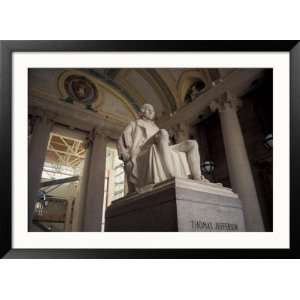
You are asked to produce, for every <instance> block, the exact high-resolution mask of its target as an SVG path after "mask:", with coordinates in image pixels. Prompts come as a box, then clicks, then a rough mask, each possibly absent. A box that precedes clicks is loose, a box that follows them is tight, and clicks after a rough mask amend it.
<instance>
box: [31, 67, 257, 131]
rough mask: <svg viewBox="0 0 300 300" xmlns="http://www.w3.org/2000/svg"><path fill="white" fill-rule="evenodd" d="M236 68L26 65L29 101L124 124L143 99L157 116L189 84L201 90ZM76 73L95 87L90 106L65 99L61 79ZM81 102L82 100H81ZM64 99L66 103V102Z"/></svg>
mask: <svg viewBox="0 0 300 300" xmlns="http://www.w3.org/2000/svg"><path fill="white" fill-rule="evenodd" d="M235 70H236V69H184V68H177V69H176V68H173V69H160V68H156V69H144V68H140V69H134V68H128V69H30V70H29V95H30V97H29V105H30V104H31V102H30V101H31V98H35V97H36V98H38V99H39V101H43V99H47V100H49V101H51V102H52V101H54V102H55V101H57V102H56V103H57V105H59V103H62V101H63V102H69V103H70V105H71V104H72V105H75V106H78V107H79V108H82V109H88V110H90V112H91V113H94V114H97V115H99V116H101V117H103V118H106V119H107V120H108V121H109V120H113V121H115V122H119V123H120V124H122V126H124V125H125V124H127V123H128V122H129V121H130V120H132V119H134V118H135V117H136V116H137V114H138V111H139V108H140V106H141V105H142V104H143V103H151V104H152V105H153V106H154V108H155V110H156V114H157V118H158V119H160V118H164V117H168V116H170V115H172V114H173V113H174V112H175V111H177V110H179V109H180V108H182V107H183V106H185V105H186V103H185V96H186V94H187V91H188V89H189V88H190V87H191V85H192V84H193V83H194V82H196V81H197V80H199V79H201V80H202V81H203V82H204V84H205V88H204V89H203V92H206V91H208V90H211V89H213V88H214V86H215V84H216V82H218V81H219V80H220V79H221V80H223V79H224V78H226V77H227V76H228V75H230V74H231V73H232V72H234V71H235ZM73 75H74V76H75V75H76V76H80V78H85V79H86V80H88V81H89V82H90V83H91V84H92V85H93V86H94V87H95V89H96V96H97V97H96V98H95V101H94V102H93V104H92V106H86V105H83V104H82V103H79V102H80V101H78V102H76V101H75V102H74V101H71V102H70V101H68V99H69V98H68V92H67V91H66V84H65V81H66V80H67V78H69V77H70V76H73ZM256 79H257V75H253V76H252V77H251V76H250V77H249V79H248V80H245V81H243V82H241V83H239V84H237V85H236V86H235V87H234V88H235V91H234V92H235V94H237V95H238V96H239V95H243V94H244V93H246V92H247V91H248V90H249V88H251V84H252V83H253V81H254V80H256ZM82 102H84V101H82ZM69 103H68V104H69Z"/></svg>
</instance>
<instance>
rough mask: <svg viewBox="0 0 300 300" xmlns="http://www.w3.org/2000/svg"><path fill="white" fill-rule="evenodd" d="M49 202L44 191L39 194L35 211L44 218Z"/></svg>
mask: <svg viewBox="0 0 300 300" xmlns="http://www.w3.org/2000/svg"><path fill="white" fill-rule="evenodd" d="M48 204H49V202H48V199H47V196H46V193H45V192H44V191H39V192H38V197H37V201H36V203H35V207H34V210H35V212H36V213H37V214H38V215H39V216H42V215H43V213H44V209H45V208H46V207H47V206H48Z"/></svg>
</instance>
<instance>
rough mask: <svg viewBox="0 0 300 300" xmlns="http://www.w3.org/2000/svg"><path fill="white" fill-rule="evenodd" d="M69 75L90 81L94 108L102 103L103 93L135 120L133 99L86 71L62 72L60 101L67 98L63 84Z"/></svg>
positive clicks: (136, 111)
mask: <svg viewBox="0 0 300 300" xmlns="http://www.w3.org/2000/svg"><path fill="white" fill-rule="evenodd" d="M71 75H79V76H84V77H85V78H87V79H88V80H90V81H91V82H92V83H93V84H94V85H95V86H96V88H97V99H96V101H95V102H96V107H101V105H102V101H103V93H104V91H106V92H108V93H110V94H112V95H113V96H114V97H115V98H116V99H117V100H118V101H120V102H121V103H122V105H123V106H124V107H126V109H127V110H128V112H129V113H130V115H131V117H132V118H136V117H137V114H138V109H139V106H138V104H137V103H136V102H135V100H134V99H131V98H130V97H128V95H126V94H124V93H123V92H122V90H121V89H118V88H117V87H116V86H114V85H112V84H110V83H109V82H106V81H105V80H103V79H102V78H99V77H98V76H95V74H92V73H88V72H87V71H81V70H76V69H70V70H67V71H64V72H62V73H61V74H60V76H59V77H58V82H57V85H58V90H59V93H60V95H61V100H64V99H65V98H66V96H67V92H66V90H65V86H64V82H65V80H66V78H68V77H69V76H71Z"/></svg>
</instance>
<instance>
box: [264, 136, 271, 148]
mask: <svg viewBox="0 0 300 300" xmlns="http://www.w3.org/2000/svg"><path fill="white" fill-rule="evenodd" d="M264 145H265V147H266V148H268V149H272V148H273V134H272V133H269V134H267V135H266V136H265V139H264Z"/></svg>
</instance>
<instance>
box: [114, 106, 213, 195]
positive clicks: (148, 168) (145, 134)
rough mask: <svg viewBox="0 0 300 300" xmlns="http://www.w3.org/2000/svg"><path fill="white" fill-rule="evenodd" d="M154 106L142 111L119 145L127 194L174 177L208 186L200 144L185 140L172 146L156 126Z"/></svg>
mask: <svg viewBox="0 0 300 300" xmlns="http://www.w3.org/2000/svg"><path fill="white" fill-rule="evenodd" d="M154 117H155V111H154V108H153V106H152V105H151V104H144V105H143V106H142V107H141V114H140V118H139V119H138V120H136V121H132V122H130V124H129V125H128V126H127V127H126V128H125V130H124V132H123V134H122V135H121V137H120V138H119V141H118V152H119V157H120V159H121V160H123V161H124V167H125V173H126V176H127V182H128V191H129V192H134V191H143V188H145V187H151V186H153V185H154V184H157V183H159V182H162V181H164V180H167V179H169V178H172V177H179V178H190V179H194V180H199V181H202V182H207V180H206V179H205V178H204V177H203V175H202V174H201V170H200V155H199V150H198V143H197V142H196V141H195V140H186V141H184V142H181V143H179V144H176V145H170V140H169V134H168V132H167V130H165V129H159V128H158V127H157V125H156V124H155V123H154V121H153V120H154Z"/></svg>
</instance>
